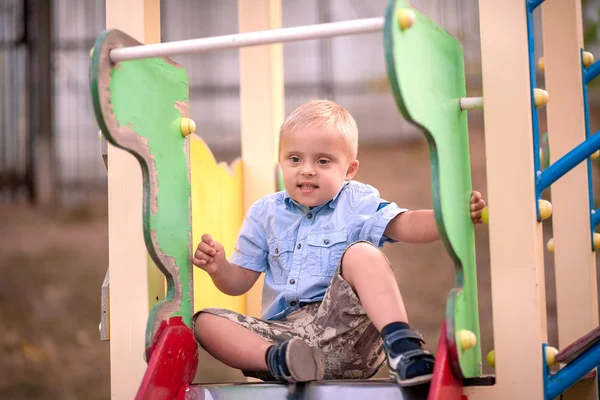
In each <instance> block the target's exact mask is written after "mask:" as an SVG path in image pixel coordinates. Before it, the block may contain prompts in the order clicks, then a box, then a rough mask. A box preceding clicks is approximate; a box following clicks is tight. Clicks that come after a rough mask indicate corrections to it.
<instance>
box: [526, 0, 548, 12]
mask: <svg viewBox="0 0 600 400" xmlns="http://www.w3.org/2000/svg"><path fill="white" fill-rule="evenodd" d="M543 2H544V0H527V8H528V10H529V11H533V10H535V9H536V8H537V7H538V6H539V5H540V4H542V3H543Z"/></svg>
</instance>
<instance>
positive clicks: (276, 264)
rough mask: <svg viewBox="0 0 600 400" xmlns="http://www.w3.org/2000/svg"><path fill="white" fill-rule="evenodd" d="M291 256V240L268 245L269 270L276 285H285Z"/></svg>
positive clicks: (292, 250) (292, 246) (292, 247)
mask: <svg viewBox="0 0 600 400" xmlns="http://www.w3.org/2000/svg"><path fill="white" fill-rule="evenodd" d="M293 256H294V242H293V241H292V240H276V241H274V242H272V243H271V244H270V245H269V269H270V270H271V276H272V277H273V283H275V284H276V285H284V284H285V282H286V280H287V277H288V273H289V268H290V266H291V265H292V257H293Z"/></svg>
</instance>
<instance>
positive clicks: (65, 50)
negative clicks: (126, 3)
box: [0, 0, 599, 205]
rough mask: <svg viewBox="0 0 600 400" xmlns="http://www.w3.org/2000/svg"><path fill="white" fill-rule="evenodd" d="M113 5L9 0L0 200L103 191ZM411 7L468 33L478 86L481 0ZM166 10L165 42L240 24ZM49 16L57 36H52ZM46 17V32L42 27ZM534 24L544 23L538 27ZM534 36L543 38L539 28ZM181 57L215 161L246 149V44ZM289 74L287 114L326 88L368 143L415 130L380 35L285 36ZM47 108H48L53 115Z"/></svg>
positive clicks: (317, 1)
mask: <svg viewBox="0 0 600 400" xmlns="http://www.w3.org/2000/svg"><path fill="white" fill-rule="evenodd" d="M104 3H105V2H103V1H97V0H38V1H35V0H3V1H2V2H1V4H0V93H1V95H0V96H1V97H0V201H19V200H23V199H31V200H36V199H37V200H39V197H40V196H43V195H44V193H46V195H45V198H47V199H56V200H57V201H58V203H59V204H64V205H71V204H78V203H82V202H86V201H89V200H90V199H91V198H93V197H95V196H98V195H101V196H103V195H105V193H106V174H105V171H104V166H103V164H102V161H101V158H100V153H99V142H98V140H97V131H98V127H97V125H96V122H95V120H94V117H93V111H92V107H91V102H90V97H89V90H88V80H87V78H88V62H89V50H90V48H91V47H92V46H93V43H94V40H95V38H96V37H97V35H98V34H99V33H100V32H101V31H102V30H103V29H104V26H105V5H104ZM386 3H387V1H386V0H372V1H368V2H367V1H364V0H302V1H292V0H283V1H282V7H283V26H284V27H287V26H298V25H305V24H315V23H323V22H330V21H341V20H347V19H355V18H369V17H377V16H382V13H383V10H384V9H385V5H386ZM596 3H599V2H593V1H586V2H585V3H584V10H585V11H586V13H585V15H586V18H585V20H586V21H587V23H586V26H587V28H586V29H587V31H586V32H587V38H588V40H589V41H593V39H595V37H596V36H597V33H596V31H595V30H594V29H595V28H596V26H597V20H598V18H597V17H598V9H599V6H598V4H596ZM412 4H413V6H414V7H416V8H419V9H420V10H422V11H423V12H424V13H426V14H427V15H429V16H430V17H431V18H432V19H434V20H435V21H436V22H438V23H439V24H440V25H442V26H443V27H444V28H445V29H447V30H448V31H449V32H450V33H451V34H453V35H454V36H455V37H457V38H458V39H459V40H460V41H461V43H462V44H463V48H464V52H465V64H466V71H467V88H468V90H469V92H470V93H471V95H480V94H481V88H480V81H481V76H480V49H479V21H478V7H477V4H478V2H477V0H414V1H413V2H412ZM44 7H45V8H44ZM161 8H162V10H161V19H162V23H161V26H162V41H173V40H181V39H189V38H195V37H206V36H214V35H222V34H229V33H234V32H236V31H237V0H201V1H200V0H179V1H177V2H167V1H163V2H162V6H161ZM44 10H47V11H48V12H45V13H44ZM538 18H539V15H538ZM32 21H33V22H32ZM46 25H47V27H48V28H49V32H50V34H49V35H47V36H49V37H46V36H45V35H43V28H44V27H46ZM40 26H41V27H42V28H41V30H40V29H36V27H37V28H39V27H40ZM508 27H509V21H507V29H509V28H508ZM536 27H538V29H541V28H540V24H536ZM592 28H593V29H592ZM536 34H537V36H538V37H539V36H540V32H536ZM538 42H539V41H538ZM45 43H47V44H49V45H50V46H49V48H50V49H51V52H50V54H49V57H48V58H47V59H45V58H44V57H43V54H42V55H41V58H40V54H39V50H40V48H41V49H43V45H44V44H45ZM36 49H37V50H36ZM537 51H538V53H539V48H538V50H537ZM33 59H35V60H36V61H35V62H32V60H33ZM174 60H175V61H177V62H179V63H181V64H182V65H184V66H185V67H186V68H187V70H188V73H189V75H190V98H191V104H190V106H191V117H192V118H194V119H195V120H196V122H197V124H198V131H197V133H198V134H199V135H201V136H202V137H203V138H205V140H206V141H207V142H208V143H209V145H210V146H211V148H212V149H213V151H214V152H215V154H216V156H217V158H219V159H221V160H230V159H232V158H234V157H236V156H238V155H239V152H240V148H239V147H240V137H239V135H240V133H239V126H240V108H239V107H240V105H239V76H238V74H239V72H238V67H239V65H238V52H237V50H225V51H220V52H214V53H206V54H197V55H189V56H178V57H174ZM44 73H48V75H44ZM284 74H285V105H286V112H289V111H291V109H293V108H294V107H296V106H297V105H298V104H300V103H302V102H304V101H305V100H307V99H308V98H315V97H327V98H331V99H333V100H335V101H338V102H340V103H342V104H343V105H344V106H346V107H347V108H348V109H350V111H351V112H352V113H353V114H354V116H355V118H356V120H357V122H358V125H359V128H360V133H361V142H362V143H377V142H383V141H398V140H406V139H411V138H414V137H416V136H417V135H415V131H414V129H412V128H411V127H410V126H409V125H408V124H406V123H405V122H404V121H403V120H402V118H401V117H400V114H399V112H398V110H397V109H396V106H395V104H394V100H393V98H392V96H391V94H390V92H389V90H388V85H387V77H386V72H385V64H384V53H383V45H382V38H381V33H374V34H367V35H359V36H348V37H339V38H332V39H325V40H313V41H306V42H299V43H289V44H285V45H284ZM44 76H48V77H49V79H44ZM541 78H542V77H541ZM542 82H543V81H542ZM44 90H46V91H49V93H50V95H49V96H48V97H47V101H44V97H43V96H42V98H40V97H39V96H38V94H39V93H44ZM36 96H37V97H36ZM44 111H47V112H49V116H48V117H47V118H45V117H44ZM418 137H420V135H418ZM48 191H50V192H48ZM48 193H50V194H48Z"/></svg>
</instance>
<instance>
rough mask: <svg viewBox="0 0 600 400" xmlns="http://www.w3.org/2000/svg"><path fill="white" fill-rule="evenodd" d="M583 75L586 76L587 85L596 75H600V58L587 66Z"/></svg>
mask: <svg viewBox="0 0 600 400" xmlns="http://www.w3.org/2000/svg"><path fill="white" fill-rule="evenodd" d="M583 75H584V76H585V84H586V85H587V84H588V83H590V82H591V81H593V80H594V78H595V77H597V76H598V75H600V60H598V61H596V62H595V63H593V64H592V65H590V66H589V67H587V68H585V69H584V70H583Z"/></svg>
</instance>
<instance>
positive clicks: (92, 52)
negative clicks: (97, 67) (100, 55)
mask: <svg viewBox="0 0 600 400" xmlns="http://www.w3.org/2000/svg"><path fill="white" fill-rule="evenodd" d="M93 55H94V48H93V47H92V48H91V49H90V58H92V56H93Z"/></svg>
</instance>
